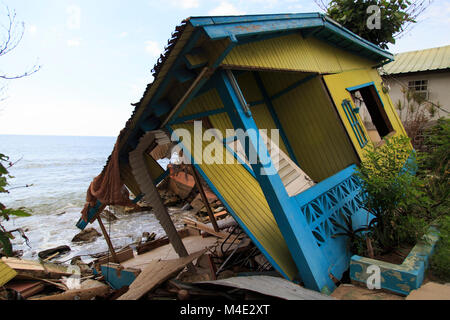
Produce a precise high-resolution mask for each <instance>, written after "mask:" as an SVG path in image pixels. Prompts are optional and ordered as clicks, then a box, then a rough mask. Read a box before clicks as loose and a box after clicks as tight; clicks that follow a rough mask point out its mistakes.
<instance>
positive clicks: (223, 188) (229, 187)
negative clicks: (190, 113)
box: [172, 117, 297, 279]
mask: <svg viewBox="0 0 450 320" xmlns="http://www.w3.org/2000/svg"><path fill="white" fill-rule="evenodd" d="M218 119H219V118H218ZM223 119H226V118H224V117H223V118H222V120H223ZM224 123H225V122H224ZM219 125H220V124H219ZM172 128H173V129H177V128H183V129H186V130H188V131H190V132H191V134H192V135H193V124H177V125H172ZM191 143H194V141H193V139H192V141H191ZM198 143H202V142H198ZM210 143H211V142H203V147H205V146H206V145H208V144H210ZM214 143H215V144H216V145H217V147H218V148H221V149H222V150H223V155H224V160H225V157H226V154H227V153H229V151H228V150H227V149H226V148H225V147H224V146H223V143H221V142H218V141H215V142H214ZM186 148H187V149H188V151H189V153H190V154H192V153H193V152H192V150H193V147H192V145H191V146H186ZM193 156H194V158H195V159H196V161H199V159H200V158H201V156H202V155H200V154H199V153H194V154H193ZM203 160H204V159H203ZM200 168H201V169H202V170H203V172H204V173H205V174H206V176H207V177H208V179H209V180H210V181H211V182H212V183H213V185H214V187H215V188H216V189H217V191H218V193H219V194H220V195H221V196H222V197H223V198H224V200H225V202H226V203H227V204H228V205H229V206H230V207H231V209H232V210H233V212H234V213H235V214H236V216H237V219H238V220H240V221H241V222H242V223H243V224H244V225H245V226H246V227H247V228H248V230H249V231H250V233H251V234H252V235H253V236H254V237H255V238H256V240H257V242H259V243H260V244H261V246H263V247H264V249H265V250H266V251H267V253H268V254H269V255H270V256H271V257H272V258H273V259H274V261H275V263H276V264H277V265H278V266H279V268H280V269H281V271H282V272H283V273H284V274H285V275H286V276H287V277H288V278H290V279H293V278H294V277H295V276H296V275H297V268H296V266H295V263H294V261H293V259H292V256H291V254H290V252H289V249H288V247H287V245H286V242H285V240H284V238H283V236H282V234H281V232H280V230H279V228H278V225H277V223H276V221H275V218H274V217H273V214H272V211H271V210H270V208H269V205H268V203H267V201H266V198H265V196H264V194H263V192H262V190H261V187H260V186H259V183H258V182H257V181H256V179H255V178H254V177H253V176H252V175H251V174H250V173H249V172H248V171H247V170H246V169H245V168H244V167H243V166H242V165H240V164H237V163H235V164H206V163H205V161H203V162H202V164H200Z"/></svg>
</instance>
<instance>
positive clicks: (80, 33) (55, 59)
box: [0, 0, 450, 136]
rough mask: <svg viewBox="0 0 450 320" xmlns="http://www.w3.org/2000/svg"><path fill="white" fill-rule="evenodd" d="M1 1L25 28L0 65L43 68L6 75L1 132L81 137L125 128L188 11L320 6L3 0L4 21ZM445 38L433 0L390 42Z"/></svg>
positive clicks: (438, 4)
mask: <svg viewBox="0 0 450 320" xmlns="http://www.w3.org/2000/svg"><path fill="white" fill-rule="evenodd" d="M5 6H8V7H9V8H10V9H11V10H15V11H16V13H17V19H18V21H23V22H24V24H25V33H24V36H23V39H22V41H21V43H20V45H19V46H18V47H17V48H16V49H15V50H14V51H13V52H11V53H10V54H8V55H5V56H2V57H0V73H3V74H5V73H6V74H20V73H22V72H25V71H27V70H29V69H30V68H32V67H33V66H34V65H40V66H41V69H40V70H39V71H38V72H37V73H35V74H33V75H31V76H29V77H26V78H22V79H18V80H13V81H8V83H7V84H6V90H5V91H4V93H3V96H2V98H4V100H2V101H0V134H33V135H75V136H117V135H118V134H119V132H120V130H121V129H122V128H123V127H124V125H125V122H126V121H127V120H128V118H129V117H130V115H131V112H132V110H133V109H134V107H132V106H131V103H135V102H138V101H139V100H140V98H141V97H142V95H143V93H144V91H145V88H146V85H147V84H148V83H150V82H152V81H153V78H152V75H151V69H152V68H153V66H154V64H155V62H156V60H157V58H158V57H159V55H160V54H161V53H162V51H163V49H164V46H165V45H166V44H167V40H168V39H169V38H170V35H171V34H172V32H173V31H174V30H175V27H176V26H177V25H178V24H180V22H181V21H182V20H183V19H184V18H187V17H189V16H201V15H242V14H265V13H294V12H295V13H296V12H317V11H320V9H319V8H318V6H317V5H316V4H315V3H314V1H312V0H165V1H159V0H158V1H156V0H133V1H125V0H95V1H89V0H0V22H1V23H2V25H3V24H4V22H5V19H4V18H5ZM3 31H4V30H3V29H0V39H2V38H1V37H2V34H4V32H3ZM2 32H3V33H2ZM449 44H450V0H434V2H433V3H432V5H431V6H430V7H429V8H428V9H427V11H426V12H425V13H424V14H423V15H422V16H421V17H420V18H419V22H418V23H417V24H416V25H415V26H414V28H413V29H412V31H410V32H409V33H408V34H406V35H404V36H403V37H402V38H401V39H398V40H397V43H396V44H395V45H393V46H390V48H389V50H390V51H391V52H392V53H398V52H404V51H411V50H419V49H425V48H431V47H438V46H444V45H449ZM3 85H5V83H4V82H2V83H0V87H1V86H3Z"/></svg>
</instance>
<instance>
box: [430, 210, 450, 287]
mask: <svg viewBox="0 0 450 320" xmlns="http://www.w3.org/2000/svg"><path fill="white" fill-rule="evenodd" d="M439 229H440V230H439V233H440V239H439V241H438V243H437V244H436V249H435V252H434V254H433V256H432V257H431V261H430V266H431V271H432V273H433V275H434V276H436V277H438V278H439V279H440V280H442V281H447V282H448V281H450V216H445V217H443V219H442V221H441V223H440V228H439Z"/></svg>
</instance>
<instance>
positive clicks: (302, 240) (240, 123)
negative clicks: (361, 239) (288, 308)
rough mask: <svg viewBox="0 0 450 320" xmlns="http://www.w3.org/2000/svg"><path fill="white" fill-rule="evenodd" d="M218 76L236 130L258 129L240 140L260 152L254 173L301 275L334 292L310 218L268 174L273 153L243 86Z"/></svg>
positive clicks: (278, 180)
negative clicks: (245, 98) (241, 89)
mask: <svg viewBox="0 0 450 320" xmlns="http://www.w3.org/2000/svg"><path fill="white" fill-rule="evenodd" d="M218 77H219V79H218V81H217V90H218V92H219V95H220V97H221V99H222V102H223V104H224V106H225V109H226V110H227V112H228V115H229V117H230V119H231V122H232V123H233V126H234V127H235V129H239V128H240V129H243V130H244V131H246V132H248V131H249V130H250V131H251V130H254V131H255V132H256V135H253V134H249V135H248V139H247V141H245V140H246V139H245V138H243V137H240V140H241V143H242V145H243V146H246V148H245V150H246V154H247V157H248V158H249V155H250V154H251V153H253V154H256V155H257V161H256V163H251V166H252V169H253V172H254V173H255V177H256V179H257V180H258V182H259V184H260V186H261V188H262V191H263V192H264V195H265V197H266V199H267V202H268V204H269V206H270V209H271V211H272V213H273V215H274V218H275V220H276V221H277V224H278V226H279V228H280V230H281V233H282V234H283V237H284V239H285V240H286V243H287V245H288V248H289V250H290V252H291V254H292V257H293V259H294V261H295V263H296V265H297V268H298V270H299V276H300V278H301V279H302V280H303V282H304V284H305V286H306V287H307V288H309V289H313V290H316V291H323V292H330V291H332V290H333V289H334V288H335V284H334V282H333V281H332V280H331V278H330V276H329V270H328V268H329V263H328V261H327V259H326V257H325V256H324V254H323V253H322V251H321V249H320V247H319V246H318V245H317V242H316V239H315V238H314V235H313V234H312V232H311V229H310V228H309V226H308V223H307V221H306V218H305V217H304V215H303V214H302V213H301V211H300V208H299V207H298V205H297V204H296V202H295V200H294V199H292V198H290V197H289V195H288V193H287V192H286V189H285V187H284V185H283V182H282V181H281V178H280V176H279V175H278V174H277V173H275V174H271V175H270V174H265V173H264V172H265V171H266V169H267V168H268V167H270V166H272V164H271V160H270V157H269V153H268V150H267V147H266V146H265V144H264V143H260V142H259V141H261V138H260V135H259V131H258V127H257V126H256V123H255V121H254V120H253V117H252V116H251V113H250V112H249V110H244V107H243V106H242V104H241V101H242V99H243V96H242V93H240V92H236V91H237V90H239V88H237V90H235V88H233V84H232V82H233V81H235V79H234V77H233V76H232V74H230V73H228V74H227V71H223V70H222V71H219V75H218ZM236 84H237V82H236ZM239 95H241V97H239ZM267 158H268V159H269V161H268V162H267V160H266V159H267ZM262 163H266V165H265V166H263V164H262Z"/></svg>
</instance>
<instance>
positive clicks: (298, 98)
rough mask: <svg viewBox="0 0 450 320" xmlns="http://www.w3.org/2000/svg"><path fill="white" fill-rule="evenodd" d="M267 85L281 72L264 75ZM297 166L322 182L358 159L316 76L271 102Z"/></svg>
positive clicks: (277, 78)
mask: <svg viewBox="0 0 450 320" xmlns="http://www.w3.org/2000/svg"><path fill="white" fill-rule="evenodd" d="M262 78H263V81H264V85H265V87H266V88H271V87H272V84H273V83H279V82H282V81H286V80H283V79H282V78H283V74H273V73H271V74H263V76H262ZM272 103H273V105H274V108H275V111H276V113H277V115H278V118H279V120H280V122H281V126H282V127H283V129H284V131H285V133H286V135H287V138H288V139H289V143H290V145H291V147H292V149H293V152H294V154H295V156H296V158H297V161H298V162H299V165H300V167H301V168H302V169H303V170H304V171H305V172H306V173H307V174H308V175H309V176H310V177H311V178H312V179H314V180H315V181H321V180H323V179H326V178H328V177H330V176H331V175H333V174H335V173H337V172H339V171H341V170H342V169H345V168H346V167H348V166H349V165H351V164H353V163H357V162H358V158H357V156H356V153H355V151H354V150H353V148H352V145H351V143H350V140H349V138H348V136H347V134H346V132H345V129H344V127H343V126H342V124H341V123H340V120H339V118H338V115H337V113H336V111H335V110H334V106H333V105H332V103H331V100H330V99H329V97H328V95H327V93H326V91H325V89H324V87H323V84H322V82H321V79H320V78H319V77H316V78H314V79H312V80H309V81H307V82H305V83H303V84H302V85H300V86H298V87H297V88H295V89H294V90H292V91H290V92H288V93H286V94H284V95H282V96H280V97H279V98H277V99H274V100H273V101H272Z"/></svg>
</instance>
